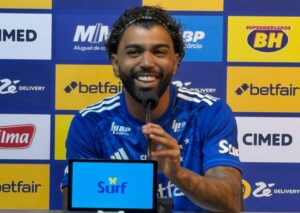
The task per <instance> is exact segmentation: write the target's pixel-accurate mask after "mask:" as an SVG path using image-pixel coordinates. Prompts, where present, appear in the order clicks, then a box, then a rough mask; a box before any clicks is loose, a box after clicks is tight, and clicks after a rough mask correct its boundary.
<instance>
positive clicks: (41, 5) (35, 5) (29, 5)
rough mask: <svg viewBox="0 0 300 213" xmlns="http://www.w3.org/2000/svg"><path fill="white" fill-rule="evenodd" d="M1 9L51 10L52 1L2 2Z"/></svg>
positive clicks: (24, 0) (4, 0)
mask: <svg viewBox="0 0 300 213" xmlns="http://www.w3.org/2000/svg"><path fill="white" fill-rule="evenodd" d="M0 8H10V9H14V8H16V9H51V8H52V1H51V0H1V1H0Z"/></svg>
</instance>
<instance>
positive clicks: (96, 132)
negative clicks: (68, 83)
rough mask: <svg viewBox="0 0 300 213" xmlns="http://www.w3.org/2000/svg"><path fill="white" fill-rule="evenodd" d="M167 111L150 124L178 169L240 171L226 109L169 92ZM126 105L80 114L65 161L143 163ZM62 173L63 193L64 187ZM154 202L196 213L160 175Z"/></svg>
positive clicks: (142, 147) (207, 99)
mask: <svg viewBox="0 0 300 213" xmlns="http://www.w3.org/2000/svg"><path fill="white" fill-rule="evenodd" d="M170 97H171V99H170V104H169V106H168V109H167V111H166V112H165V113H164V114H163V115H162V116H161V117H160V118H158V119H157V120H155V121H153V122H154V123H157V124H159V125H161V126H162V127H163V129H164V130H165V131H166V132H168V133H169V134H170V135H172V136H173V137H174V138H175V139H176V140H177V141H178V144H179V145H180V148H181V165H182V166H183V167H185V168H187V169H189V170H192V171H194V172H196V173H198V174H200V175H204V173H205V171H206V170H208V169H209V168H212V167H215V166H232V167H235V168H237V169H241V166H240V161H239V156H238V143H237V127H236V121H235V118H234V116H233V114H232V111H231V109H230V108H229V106H228V105H227V104H226V103H225V102H224V101H222V100H220V99H218V98H215V97H213V96H210V95H207V94H202V93H199V92H195V91H192V90H189V89H186V88H181V87H177V86H175V85H171V86H170ZM144 124H145V123H144V122H142V121H139V120H136V119H135V118H133V117H132V116H131V115H130V114H129V112H128V110H127V106H126V103H125V96H124V92H121V93H119V94H117V95H115V96H113V97H110V98H106V99H103V100H102V101H100V102H99V103H96V104H94V105H92V106H89V107H87V108H85V109H83V110H81V111H79V112H78V113H77V114H76V115H75V116H74V118H73V121H72V123H71V126H70V129H69V133H68V137H67V141H66V148H67V159H71V158H102V159H124V160H127V159H135V160H138V159H141V160H143V159H145V158H146V153H147V141H146V138H145V137H144V135H143V133H142V131H141V127H142V125H144ZM67 184H68V176H67V172H66V174H65V175H64V177H63V181H62V187H65V186H67ZM158 197H162V198H166V197H171V198H173V200H174V210H176V211H201V210H202V209H201V208H200V207H198V206H196V205H194V204H193V203H192V202H191V201H190V200H189V199H188V198H187V197H185V196H184V194H183V193H182V192H181V191H180V190H179V189H178V188H177V187H176V186H175V185H174V184H173V183H172V182H170V181H169V180H168V179H167V178H166V177H165V176H164V175H163V174H162V173H159V174H158Z"/></svg>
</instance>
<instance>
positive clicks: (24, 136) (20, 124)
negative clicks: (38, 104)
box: [0, 114, 50, 160]
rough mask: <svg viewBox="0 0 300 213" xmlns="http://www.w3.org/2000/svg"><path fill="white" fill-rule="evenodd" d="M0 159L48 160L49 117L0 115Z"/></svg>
mask: <svg viewBox="0 0 300 213" xmlns="http://www.w3.org/2000/svg"><path fill="white" fill-rule="evenodd" d="M0 155H1V159H27V160H28V159H41V160H48V159H50V115H33V114H32V115H31V114H28V115H27V114H1V115H0Z"/></svg>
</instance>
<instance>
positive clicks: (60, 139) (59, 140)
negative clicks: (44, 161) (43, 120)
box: [55, 115, 73, 160]
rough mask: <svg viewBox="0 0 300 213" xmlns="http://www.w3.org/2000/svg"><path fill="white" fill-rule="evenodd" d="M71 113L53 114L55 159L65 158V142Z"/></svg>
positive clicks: (71, 116)
mask: <svg viewBox="0 0 300 213" xmlns="http://www.w3.org/2000/svg"><path fill="white" fill-rule="evenodd" d="M72 118H73V115H55V160H65V159H66V148H65V142H66V139H67V135H68V130H69V127H70V124H71V120H72Z"/></svg>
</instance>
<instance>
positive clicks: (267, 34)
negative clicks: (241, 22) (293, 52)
mask: <svg viewBox="0 0 300 213" xmlns="http://www.w3.org/2000/svg"><path fill="white" fill-rule="evenodd" d="M246 30H248V31H249V35H248V38H247V41H248V44H249V46H250V47H252V48H253V49H255V50H257V51H260V52H276V51H279V50H281V49H283V48H284V47H285V46H287V44H288V40H289V38H288V34H287V33H286V31H289V30H291V26H251V25H250V26H246Z"/></svg>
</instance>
